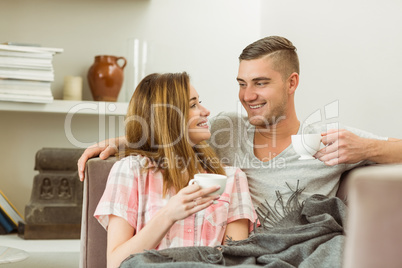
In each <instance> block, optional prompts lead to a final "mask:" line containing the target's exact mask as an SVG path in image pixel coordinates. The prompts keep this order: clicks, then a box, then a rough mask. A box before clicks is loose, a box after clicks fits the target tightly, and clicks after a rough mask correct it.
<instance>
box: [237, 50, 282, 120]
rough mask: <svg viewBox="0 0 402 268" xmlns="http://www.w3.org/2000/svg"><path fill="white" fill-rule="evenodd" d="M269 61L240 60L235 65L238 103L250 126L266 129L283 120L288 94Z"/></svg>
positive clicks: (280, 77)
mask: <svg viewBox="0 0 402 268" xmlns="http://www.w3.org/2000/svg"><path fill="white" fill-rule="evenodd" d="M271 61H272V60H271V59H270V58H268V57H264V58H261V59H256V60H242V61H240V65H239V74H238V76H237V81H238V82H239V86H240V89H239V99H240V101H241V103H242V104H243V107H244V108H245V109H246V111H247V113H248V118H249V121H250V123H251V124H252V125H255V126H261V127H266V126H269V125H274V124H275V123H277V122H279V121H280V120H282V119H284V116H286V111H287V103H288V94H287V87H286V83H285V82H284V81H283V80H282V75H281V74H280V73H279V72H277V71H275V70H274V69H273V68H272V64H271Z"/></svg>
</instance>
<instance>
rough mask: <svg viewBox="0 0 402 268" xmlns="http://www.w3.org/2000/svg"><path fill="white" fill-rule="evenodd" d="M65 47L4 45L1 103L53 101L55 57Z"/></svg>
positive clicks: (0, 62) (0, 58)
mask: <svg viewBox="0 0 402 268" xmlns="http://www.w3.org/2000/svg"><path fill="white" fill-rule="evenodd" d="M61 52H63V49H62V48H50V47H41V46H39V45H33V44H24V43H22V44H21V43H12V42H6V43H2V44H0V101H16V102H33V103H50V102H52V101H53V95H52V90H51V82H53V81H54V70H53V64H52V60H53V56H54V55H55V54H57V53H61Z"/></svg>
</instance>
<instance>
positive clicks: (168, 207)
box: [95, 73, 257, 267]
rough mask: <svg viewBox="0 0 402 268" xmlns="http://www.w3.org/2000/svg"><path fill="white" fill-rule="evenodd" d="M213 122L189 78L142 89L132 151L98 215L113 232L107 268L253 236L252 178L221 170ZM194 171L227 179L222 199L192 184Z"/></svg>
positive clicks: (131, 127) (162, 77)
mask: <svg viewBox="0 0 402 268" xmlns="http://www.w3.org/2000/svg"><path fill="white" fill-rule="evenodd" d="M208 116H209V111H208V110H207V109H206V108H204V107H203V106H202V105H201V102H200V101H199V97H198V94H197V92H196V91H195V89H194V88H193V87H192V86H191V85H190V82H189V76H188V75H187V74H186V73H177V74H151V75H148V76H147V77H145V78H144V79H143V80H142V81H141V82H140V84H139V85H138V87H137V88H136V90H135V92H134V94H133V96H132V98H131V101H130V104H129V108H128V112H127V118H126V138H127V143H128V145H127V148H125V150H124V151H123V152H120V153H119V156H120V157H124V158H122V159H121V160H120V161H118V162H116V163H115V165H114V166H113V168H112V170H111V172H110V174H109V178H108V182H107V185H106V189H105V192H104V194H103V196H102V198H101V200H100V202H99V204H98V207H97V209H96V211H95V217H96V218H97V219H98V220H99V222H100V223H101V224H102V225H103V226H104V227H105V228H107V231H108V237H107V240H108V243H107V263H108V267H117V266H119V265H120V263H121V262H122V261H123V260H124V259H125V258H127V257H128V256H129V255H131V254H134V253H139V252H143V251H144V250H148V249H164V248H170V247H183V246H216V245H220V244H222V243H225V240H226V238H227V237H228V238H230V239H232V240H241V239H245V238H247V237H248V234H249V230H250V226H252V223H254V222H255V221H256V219H257V215H256V213H255V211H254V208H253V204H252V202H251V198H250V195H249V190H248V184H247V178H246V175H245V174H244V173H243V172H242V171H241V170H239V169H236V168H233V167H223V166H222V165H221V163H220V162H219V160H218V158H217V156H216V155H215V153H214V152H213V150H212V149H211V148H210V147H209V146H208V145H207V143H206V142H205V140H207V139H209V138H210V136H211V133H210V132H209V129H208V125H207V122H208V121H207V117H208ZM196 173H216V174H225V175H226V176H228V179H227V184H226V188H225V191H224V193H223V194H222V195H221V196H217V195H210V196H207V195H208V194H210V193H213V192H215V191H216V190H217V189H218V187H217V186H213V187H210V188H204V189H201V188H200V186H198V185H197V184H193V185H188V182H189V180H190V179H192V178H193V177H194V174H196ZM216 200H217V201H216ZM240 201H241V202H240Z"/></svg>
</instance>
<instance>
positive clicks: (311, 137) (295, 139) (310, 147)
mask: <svg viewBox="0 0 402 268" xmlns="http://www.w3.org/2000/svg"><path fill="white" fill-rule="evenodd" d="M292 145H293V149H294V150H295V151H296V153H297V154H298V155H300V158H299V160H308V159H315V158H314V157H313V155H315V153H317V151H318V150H319V149H320V145H321V134H301V135H292Z"/></svg>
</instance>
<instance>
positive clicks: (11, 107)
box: [0, 100, 128, 115]
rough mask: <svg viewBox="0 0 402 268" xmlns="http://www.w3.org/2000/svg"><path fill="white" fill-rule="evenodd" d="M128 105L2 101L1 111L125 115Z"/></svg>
mask: <svg viewBox="0 0 402 268" xmlns="http://www.w3.org/2000/svg"><path fill="white" fill-rule="evenodd" d="M127 107H128V103H127V102H100V101H68V100H54V101H53V102H52V103H27V102H9V101H0V111H11V112H36V113H57V114H90V115H125V114H126V113H127Z"/></svg>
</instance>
